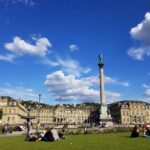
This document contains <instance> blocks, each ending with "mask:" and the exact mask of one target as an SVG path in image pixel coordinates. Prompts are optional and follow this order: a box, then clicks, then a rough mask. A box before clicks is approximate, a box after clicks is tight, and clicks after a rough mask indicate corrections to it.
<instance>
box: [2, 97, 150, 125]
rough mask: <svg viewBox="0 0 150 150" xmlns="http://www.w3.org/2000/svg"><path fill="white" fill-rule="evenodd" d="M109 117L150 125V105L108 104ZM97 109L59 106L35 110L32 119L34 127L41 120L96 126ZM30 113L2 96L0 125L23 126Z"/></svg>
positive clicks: (128, 101)
mask: <svg viewBox="0 0 150 150" xmlns="http://www.w3.org/2000/svg"><path fill="white" fill-rule="evenodd" d="M108 106H109V110H110V114H111V116H112V119H113V122H114V123H116V124H126V125H130V124H141V123H144V122H147V123H148V124H150V104H148V103H146V102H144V101H130V100H126V101H119V102H115V103H112V104H109V105H108ZM95 110H97V109H95V107H92V106H86V105H82V104H81V105H78V106H73V105H57V106H46V107H40V108H34V107H32V108H31V110H30V116H33V117H35V119H33V120H32V122H33V124H37V122H38V121H40V124H41V125H50V124H55V125H59V124H65V123H68V124H78V125H79V124H83V123H94V122H95V121H96V120H97V118H98V117H95V116H98V115H97V114H98V111H95ZM27 115H28V111H27V109H26V108H25V106H24V105H22V104H21V103H20V102H19V101H17V100H14V99H13V98H11V97H8V96H1V97H0V124H1V125H2V124H5V123H8V124H12V125H15V124H23V123H24V120H23V119H21V116H27Z"/></svg>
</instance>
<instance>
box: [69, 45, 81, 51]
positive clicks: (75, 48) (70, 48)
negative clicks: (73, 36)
mask: <svg viewBox="0 0 150 150" xmlns="http://www.w3.org/2000/svg"><path fill="white" fill-rule="evenodd" d="M69 50H70V52H74V51H77V50H79V47H78V46H77V45H75V44H71V45H69Z"/></svg>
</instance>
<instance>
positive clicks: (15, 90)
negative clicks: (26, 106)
mask: <svg viewBox="0 0 150 150" xmlns="http://www.w3.org/2000/svg"><path fill="white" fill-rule="evenodd" d="M0 95H2V96H10V97H13V98H16V99H18V98H20V99H28V100H29V99H30V100H36V99H37V98H38V94H36V93H35V91H34V90H33V89H31V88H25V87H22V86H19V87H14V86H6V87H1V88H0Z"/></svg>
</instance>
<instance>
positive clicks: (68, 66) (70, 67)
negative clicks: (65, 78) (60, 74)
mask: <svg viewBox="0 0 150 150" xmlns="http://www.w3.org/2000/svg"><path fill="white" fill-rule="evenodd" d="M57 63H58V64H59V66H60V67H61V69H62V70H63V71H64V72H65V73H67V74H73V75H75V76H77V77H80V76H81V74H82V73H84V74H87V73H89V72H90V71H91V68H86V67H81V66H80V64H79V62H78V61H77V60H73V59H66V60H63V59H61V58H58V57H57Z"/></svg>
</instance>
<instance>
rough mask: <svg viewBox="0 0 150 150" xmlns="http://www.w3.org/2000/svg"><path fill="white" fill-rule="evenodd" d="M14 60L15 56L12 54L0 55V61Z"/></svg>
mask: <svg viewBox="0 0 150 150" xmlns="http://www.w3.org/2000/svg"><path fill="white" fill-rule="evenodd" d="M15 58H16V56H15V55H13V54H6V55H0V60H3V61H7V62H13V61H14V59H15Z"/></svg>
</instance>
